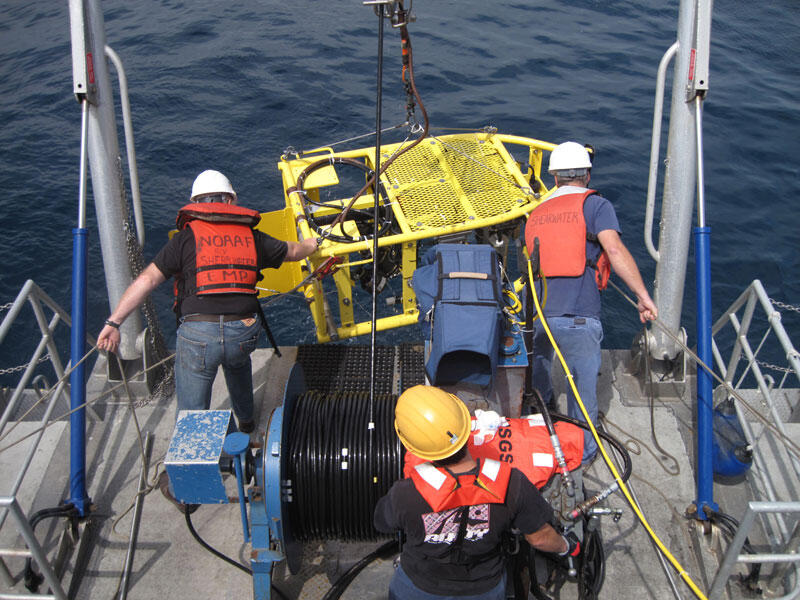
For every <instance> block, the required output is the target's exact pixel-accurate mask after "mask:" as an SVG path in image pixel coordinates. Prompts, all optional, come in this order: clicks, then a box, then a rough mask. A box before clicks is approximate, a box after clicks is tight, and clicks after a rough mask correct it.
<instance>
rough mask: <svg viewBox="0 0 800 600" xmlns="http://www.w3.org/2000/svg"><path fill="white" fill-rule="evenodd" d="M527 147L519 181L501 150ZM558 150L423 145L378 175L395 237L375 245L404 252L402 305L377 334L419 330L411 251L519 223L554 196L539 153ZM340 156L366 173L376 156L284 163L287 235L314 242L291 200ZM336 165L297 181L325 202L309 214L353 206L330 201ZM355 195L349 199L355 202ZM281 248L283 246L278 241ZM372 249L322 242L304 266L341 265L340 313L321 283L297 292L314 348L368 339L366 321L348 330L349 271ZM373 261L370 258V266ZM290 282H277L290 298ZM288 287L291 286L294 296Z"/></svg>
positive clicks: (440, 142)
mask: <svg viewBox="0 0 800 600" xmlns="http://www.w3.org/2000/svg"><path fill="white" fill-rule="evenodd" d="M508 145H514V146H525V147H527V148H528V164H529V169H528V170H527V172H526V173H523V172H522V171H521V169H520V164H519V163H517V162H516V160H515V159H514V157H513V156H512V154H511V153H510V152H509V150H508V148H507V146H508ZM401 147H402V144H391V145H386V146H382V147H381V163H382V164H385V163H386V162H387V161H388V160H389V159H390V157H392V156H393V155H394V154H395V153H397V152H398V151H399V150H400V149H401ZM554 147H555V144H551V143H549V142H543V141H540V140H536V139H532V138H526V137H520V136H512V135H503V134H497V133H487V132H476V133H467V134H455V135H445V136H436V137H433V136H429V137H428V138H426V139H424V140H423V141H422V142H421V143H420V144H418V145H417V146H415V147H414V148H413V149H411V150H410V151H409V152H406V153H404V154H402V155H400V156H399V157H398V158H397V159H396V160H394V161H393V162H392V164H391V165H390V166H389V168H388V169H387V170H386V171H385V172H384V173H383V174H382V175H381V183H382V184H383V188H384V189H385V191H386V196H387V198H382V199H381V200H382V202H383V204H384V205H388V206H390V207H391V210H392V212H393V215H394V219H395V222H396V224H397V226H398V227H399V229H400V233H395V234H390V235H384V236H382V237H381V238H380V239H379V240H378V246H379V247H380V248H384V247H387V246H392V245H398V246H400V251H401V261H400V274H401V277H402V280H403V281H402V306H401V310H400V312H399V313H398V314H396V315H392V316H388V317H382V318H380V319H378V320H377V322H376V329H377V330H378V331H382V330H386V329H392V328H395V327H402V326H405V325H412V324H415V323H416V322H417V317H418V312H417V305H416V296H415V295H414V290H413V289H412V287H411V276H412V274H413V273H414V269H415V268H416V265H417V242H419V241H420V240H425V239H431V238H438V237H441V236H447V235H452V234H457V233H462V232H468V231H471V230H475V229H480V228H484V227H490V226H494V225H498V224H501V223H506V222H509V221H513V220H514V219H517V218H520V217H525V216H526V215H527V214H528V213H530V211H532V210H533V209H534V208H535V207H536V206H538V204H539V203H540V202H542V201H543V200H544V199H545V198H546V197H547V196H548V195H549V194H550V192H551V190H549V189H548V188H547V187H546V186H545V185H544V183H543V182H542V180H541V171H542V162H543V156H544V152H546V151H550V150H552V149H553V148H554ZM334 157H345V158H352V159H357V160H360V161H363V162H364V164H365V165H366V166H367V167H368V168H370V169H372V168H374V165H375V155H374V148H361V149H357V150H350V151H345V152H334V151H333V150H332V149H331V148H318V149H315V150H312V151H310V152H307V153H303V155H302V157H301V158H297V159H293V160H289V159H288V158H284V159H281V161H280V162H279V163H278V168H279V169H280V171H281V174H282V177H283V188H284V198H285V200H286V209H285V211H284V214H283V218H284V220H285V221H284V222H285V224H286V226H287V227H295V228H296V233H297V238H296V239H306V238H308V237H318V234H317V233H316V232H314V231H312V230H311V228H310V227H309V225H308V223H307V221H306V218H305V213H304V211H303V205H302V202H301V192H298V191H296V188H297V180H298V177H299V176H300V174H301V173H302V172H303V170H304V169H305V168H306V167H308V166H309V165H310V164H312V163H314V162H316V161H318V160H320V159H325V158H334ZM532 178H533V179H534V180H535V181H536V183H537V184H538V186H537V187H538V189H539V193H536V194H535V193H534V192H533V191H532V189H531V187H532V186H531V179H532ZM339 183H340V182H339V177H338V175H337V173H336V166H335V165H333V164H330V165H325V166H323V167H321V168H320V169H317V170H315V171H314V172H313V173H311V174H310V175H309V177H308V178H307V179H306V181H305V182H304V186H303V187H304V192H305V194H307V195H308V197H310V198H312V199H314V200H315V201H317V202H319V198H320V191H321V190H324V189H325V188H329V189H327V190H325V193H326V194H327V195H328V196H331V197H332V199H329V200H326V201H325V203H324V205H323V206H322V207H317V208H316V212H315V214H316V215H326V214H335V213H337V212H340V211H341V210H342V208H343V207H344V206H346V205H347V204H348V203H349V202H350V197H346V196H342V197H335V190H336V186H338V185H339ZM355 191H356V190H352V189H349V190H346V193H347V194H353V193H354V192H355ZM373 205H374V198H373V196H372V195H371V194H365V195H364V196H363V197H360V198H359V199H358V200H357V201H356V204H355V205H354V208H361V209H369V208H372V207H373ZM342 231H344V233H346V234H348V235H350V236H354V235H355V232H356V227H355V223H354V222H353V221H350V220H345V222H344V223H343V224H341V225H340V226H337V227H336V228H335V229H334V231H333V232H332V233H333V234H336V235H342ZM283 239H286V238H283ZM372 247H373V242H372V240H362V241H358V242H355V243H342V242H337V241H332V240H326V241H325V242H324V243H323V244H322V246H321V247H320V250H319V251H318V252H316V253H315V254H314V255H312V256H311V257H310V258H309V265H308V267H309V268H310V269H311V270H313V269H316V268H317V267H318V266H319V265H321V264H322V263H323V262H324V261H325V260H326V259H327V258H328V257H331V256H338V257H341V258H342V259H344V262H343V264H342V265H340V267H339V269H338V270H337V271H336V272H335V273H334V275H333V280H334V283H335V286H336V295H337V301H338V307H337V308H338V314H334V311H333V310H332V309H331V307H330V306H328V302H327V300H326V298H325V294H324V290H323V286H322V283H321V282H320V281H317V280H312V281H311V282H308V283H306V284H305V285H304V286H303V287H302V291H303V293H304V295H305V297H306V299H307V300H308V302H309V308H310V310H311V315H312V318H313V319H314V325H315V326H316V330H317V339H318V340H319V341H320V342H327V341H331V340H334V339H343V338H348V337H353V336H358V335H363V334H366V333H369V332H370V331H371V324H370V322H369V321H362V322H355V317H354V310H353V294H352V288H353V285H354V281H353V278H352V273H351V270H350V269H351V267H352V266H356V265H358V264H363V262H364V258H363V256H362V255H361V253H364V254H366V255H368V256H370V257H371V255H372ZM370 262H371V259H370ZM264 274H265V278H266V280H267V281H266V282H265V285H264V287H268V288H271V289H278V288H277V287H273V285H272V283H271V279H272V273H271V271H269V270H267V271H265V272H264ZM301 275H302V273H300V271H299V270H297V271H294V272H293V277H294V280H292V282H291V283H292V285H298V284H300V283H301V282H302V277H301ZM288 283H289V282H286V281H283V282H282V283H281V288H282V289H288V288H287V285H288ZM291 287H292V286H289V288H291Z"/></svg>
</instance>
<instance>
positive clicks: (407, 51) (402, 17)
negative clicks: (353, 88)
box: [298, 0, 430, 238]
mask: <svg viewBox="0 0 800 600" xmlns="http://www.w3.org/2000/svg"><path fill="white" fill-rule="evenodd" d="M398 5H399V8H398V13H397V14H398V22H399V24H398V27H399V29H400V39H401V47H402V54H403V74H404V75H405V73H408V82H407V83H408V86H409V87H410V89H411V92H412V94H413V97H414V99H415V101H416V104H417V106H418V107H419V110H420V112H421V113H422V117H423V123H424V125H423V127H422V131H421V135H420V136H419V137H418V138H417V139H415V140H414V141H413V142H411V144H409V145H408V146H406V147H404V148H403V149H402V150H400V151H398V152H397V153H395V154H393V155H392V156H390V157H389V158H388V159H387V160H386V161H384V162H383V165H382V166H381V167H380V169H375V172H374V173H373V174H372V176H371V177H370V178H369V179H368V180H367V183H366V184H365V185H364V187H362V188H361V189H360V190H359V191H358V192H357V193H356V194H355V195H354V196H353V197H352V198H351V199H350V202H348V203H347V206H345V207H344V209H343V210H342V212H340V213H339V214H338V215H337V217H336V218H335V219H334V220H333V222H332V223H331V225H330V226H329V228H328V231H327V232H326V234H328V235H329V233H330V232H331V231H332V230H333V229H334V228H335V227H336V226H337V225H339V224H340V223H343V222H344V220H345V217H346V216H347V213H348V212H349V211H350V209H351V208H352V206H353V205H354V204H355V203H356V201H357V200H358V199H359V198H360V197H361V196H362V195H363V194H364V192H366V191H367V190H368V189H370V188H371V187H373V186H374V187H375V189H376V190H377V187H378V185H380V176H381V175H383V173H384V172H386V169H387V168H388V167H389V166H390V165H391V164H392V163H393V162H394V161H395V160H397V158H398V157H400V156H402V155H403V154H405V153H406V152H408V151H409V150H411V149H412V148H414V147H415V146H416V145H417V144H419V143H420V142H422V140H424V139H425V138H426V137H427V136H428V129H429V127H430V121H429V119H428V112H427V111H426V110H425V106H424V104H423V103H422V98H421V97H420V95H419V91H418V90H417V85H416V83H415V80H414V58H413V53H412V50H411V38H410V36H409V33H408V18H407V17H408V12H407V11H406V10H405V9H404V8H403V2H402V0H401V1H400V2H398ZM405 83H406V82H405V81H404V84H405ZM379 130H380V128H378V131H379ZM376 155H377V152H376ZM377 158H378V157H377V156H376V160H377ZM329 160H330V159H328V158H323V159H320V160H318V161H316V162H313V163H311V164H310V165H308V166H307V167H306V168H305V169H304V170H303V172H302V173H301V174H300V176H298V180H299V179H300V177H303V176H304V174H305V173H306V172H307V171H311V170H314V169H317V168H319V167H320V166H323V165H327V164H328V162H329ZM374 218H375V219H377V218H378V216H377V215H375V216H374ZM326 234H323V235H322V237H323V238H327V237H328V235H326Z"/></svg>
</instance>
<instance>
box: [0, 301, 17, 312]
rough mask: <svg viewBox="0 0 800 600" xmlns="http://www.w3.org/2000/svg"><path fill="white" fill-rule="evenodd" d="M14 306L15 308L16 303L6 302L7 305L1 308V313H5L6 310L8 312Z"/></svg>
mask: <svg viewBox="0 0 800 600" xmlns="http://www.w3.org/2000/svg"><path fill="white" fill-rule="evenodd" d="M12 306H14V303H13V302H6V303H5V304H3V305H2V306H0V312H3V311H4V310H8V309H9V308H11V307H12Z"/></svg>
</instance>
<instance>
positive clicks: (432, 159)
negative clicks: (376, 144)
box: [384, 140, 446, 185]
mask: <svg viewBox="0 0 800 600" xmlns="http://www.w3.org/2000/svg"><path fill="white" fill-rule="evenodd" d="M432 141H433V140H431V142H432ZM434 146H440V144H438V143H434V144H431V143H430V142H429V141H428V140H423V141H422V142H421V143H420V144H418V145H417V146H415V147H414V148H412V149H411V150H409V151H408V152H406V153H405V154H401V155H400V156H399V157H398V158H397V159H396V160H395V161H394V162H393V163H392V164H391V166H390V167H389V168H388V169H387V170H386V177H388V178H389V181H390V182H392V183H398V184H400V185H408V184H409V183H420V182H424V181H435V180H439V179H443V178H444V177H445V175H446V173H445V171H444V170H443V169H442V166H441V164H440V163H439V157H438V152H434V150H433V148H434ZM385 158H388V157H387V156H385V155H384V159H385Z"/></svg>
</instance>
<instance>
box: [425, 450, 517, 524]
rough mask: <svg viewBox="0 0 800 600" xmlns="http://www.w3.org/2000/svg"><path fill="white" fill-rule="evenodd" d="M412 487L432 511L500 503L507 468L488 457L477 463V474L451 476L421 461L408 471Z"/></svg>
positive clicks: (506, 487) (505, 485) (506, 484)
mask: <svg viewBox="0 0 800 600" xmlns="http://www.w3.org/2000/svg"><path fill="white" fill-rule="evenodd" d="M410 477H411V480H412V481H413V482H414V487H415V488H416V489H417V491H418V492H419V493H420V494H421V495H422V497H423V498H424V499H425V501H426V502H427V503H428V504H430V505H431V508H432V509H433V510H434V512H441V511H443V510H448V509H451V508H458V507H459V506H474V505H476V504H502V503H503V502H505V500H506V490H507V489H508V480H509V479H510V478H511V467H510V466H508V464H506V463H503V462H500V461H498V460H493V459H491V458H486V459H481V460H479V470H478V474H477V475H475V474H474V473H471V474H461V475H453V474H452V473H451V472H450V471H448V470H447V469H443V468H441V467H436V466H434V465H433V463H431V462H421V463H419V464H417V465H416V466H415V467H414V468H413V469H411V472H410Z"/></svg>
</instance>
